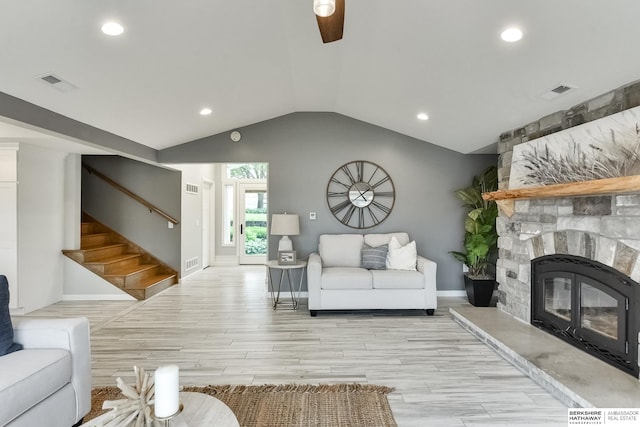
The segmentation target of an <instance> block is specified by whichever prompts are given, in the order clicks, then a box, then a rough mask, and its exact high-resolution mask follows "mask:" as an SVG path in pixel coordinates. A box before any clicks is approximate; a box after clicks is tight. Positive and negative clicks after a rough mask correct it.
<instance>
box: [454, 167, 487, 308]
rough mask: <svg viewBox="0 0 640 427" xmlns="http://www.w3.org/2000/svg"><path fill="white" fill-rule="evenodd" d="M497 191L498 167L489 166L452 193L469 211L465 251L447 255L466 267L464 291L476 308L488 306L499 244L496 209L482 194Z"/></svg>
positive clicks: (465, 223)
mask: <svg viewBox="0 0 640 427" xmlns="http://www.w3.org/2000/svg"><path fill="white" fill-rule="evenodd" d="M497 189H498V168H497V167H495V166H491V167H489V168H487V169H485V170H484V171H482V173H480V174H479V175H477V176H475V177H474V178H473V181H472V183H471V185H470V186H469V187H466V188H461V189H458V190H456V191H455V194H456V197H458V199H460V200H461V201H462V203H463V206H464V207H466V208H467V209H468V212H467V216H466V218H465V222H464V229H465V234H464V251H451V252H450V253H451V254H452V255H453V256H454V257H455V258H456V259H457V260H458V261H460V262H462V263H464V264H465V265H466V266H467V267H468V269H469V272H468V273H465V275H464V282H465V290H466V291H467V298H468V299H469V302H470V303H471V304H473V305H475V306H478V307H488V306H489V304H490V303H491V297H492V295H493V290H494V288H495V282H496V280H495V275H494V271H495V268H493V267H494V265H495V264H494V260H495V253H496V250H497V243H498V233H497V232H496V218H497V217H498V206H497V205H496V202H494V201H488V200H484V199H483V198H482V193H485V192H488V191H495V190H497ZM490 267H492V268H491V269H490Z"/></svg>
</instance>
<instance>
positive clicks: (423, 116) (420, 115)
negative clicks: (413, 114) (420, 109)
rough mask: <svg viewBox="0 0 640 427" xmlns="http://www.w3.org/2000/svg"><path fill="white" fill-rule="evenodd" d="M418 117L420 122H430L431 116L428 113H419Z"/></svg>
mask: <svg viewBox="0 0 640 427" xmlns="http://www.w3.org/2000/svg"><path fill="white" fill-rule="evenodd" d="M417 117H418V119H420V120H429V116H428V115H427V114H426V113H418V116H417Z"/></svg>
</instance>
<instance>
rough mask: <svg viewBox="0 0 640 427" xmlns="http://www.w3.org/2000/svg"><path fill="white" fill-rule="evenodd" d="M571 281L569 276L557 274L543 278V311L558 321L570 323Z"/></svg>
mask: <svg viewBox="0 0 640 427" xmlns="http://www.w3.org/2000/svg"><path fill="white" fill-rule="evenodd" d="M572 289H573V281H572V278H571V277H570V276H569V275H563V274H557V275H555V276H551V277H545V278H544V311H545V312H546V313H549V314H551V315H552V316H556V317H558V318H559V319H562V320H565V321H566V322H571V317H572V316H571V295H572V292H571V290H572Z"/></svg>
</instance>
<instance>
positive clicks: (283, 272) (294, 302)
mask: <svg viewBox="0 0 640 427" xmlns="http://www.w3.org/2000/svg"><path fill="white" fill-rule="evenodd" d="M265 266H266V267H267V278H268V279H269V290H270V291H271V301H272V302H273V309H274V310H275V309H277V308H278V304H283V302H282V301H280V290H281V288H282V282H283V281H284V278H285V276H286V277H287V283H288V284H289V292H290V293H291V309H292V310H297V309H298V300H299V299H300V289H302V279H303V278H304V271H305V267H306V266H307V261H297V262H296V263H295V264H278V261H275V260H273V261H267V262H266V264H265ZM298 269H299V270H301V271H300V281H299V282H298V290H297V291H295V289H294V283H293V281H292V280H291V271H292V270H298ZM274 270H279V271H280V279H279V280H278V289H277V290H276V289H275V285H274V280H273V272H274Z"/></svg>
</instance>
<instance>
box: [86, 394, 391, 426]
mask: <svg viewBox="0 0 640 427" xmlns="http://www.w3.org/2000/svg"><path fill="white" fill-rule="evenodd" d="M184 391H192V392H198V393H205V394H208V395H211V396H213V397H215V398H216V399H219V400H221V401H223V402H224V403H225V404H226V405H227V406H228V407H229V408H231V410H232V411H233V413H234V414H235V415H236V418H238V422H239V423H240V426H242V427H289V426H291V427H293V426H300V427H301V426H305V427H309V426H318V427H319V426H323V427H324V426H326V427H372V426H374V427H396V426H397V424H396V422H395V420H394V418H393V414H392V412H391V408H390V407H389V401H388V400H387V394H389V393H390V392H392V391H393V389H392V388H389V387H384V386H376V385H368V384H337V385H318V386H315V385H262V386H230V385H215V386H213V385H210V386H205V387H184ZM122 398H123V397H122V395H121V394H120V390H119V389H118V388H117V387H99V388H94V389H93V391H92V395H91V412H89V414H88V415H87V416H86V417H85V419H84V421H85V422H86V421H88V420H90V419H92V418H94V417H97V416H98V415H100V414H102V413H104V412H105V411H102V402H103V401H104V400H115V399H122Z"/></svg>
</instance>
